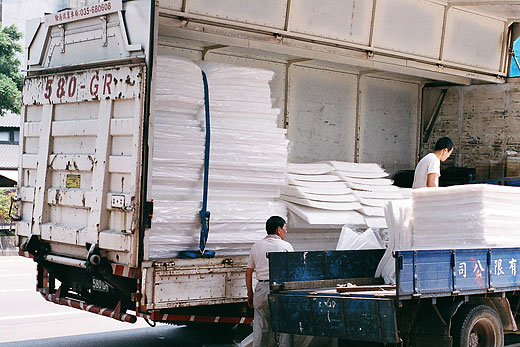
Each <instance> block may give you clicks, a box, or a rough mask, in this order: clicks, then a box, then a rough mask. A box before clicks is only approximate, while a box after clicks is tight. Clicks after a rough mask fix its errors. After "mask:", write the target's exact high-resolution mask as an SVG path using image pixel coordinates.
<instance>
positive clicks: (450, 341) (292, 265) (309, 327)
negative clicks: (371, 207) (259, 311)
mask: <svg viewBox="0 0 520 347" xmlns="http://www.w3.org/2000/svg"><path fill="white" fill-rule="evenodd" d="M382 256H383V251H382V250H357V251H313V252H294V253H270V254H269V266H270V284H271V294H270V297H269V305H270V311H271V322H272V328H273V330H274V331H275V332H284V333H291V334H301V335H312V336H326V337H333V338H338V341H339V345H340V346H357V345H360V346H365V345H367V344H369V345H371V346H372V345H374V344H375V345H377V344H380V345H387V346H393V345H397V346H419V347H425V346H435V347H443V346H472V347H473V346H503V345H504V335H505V334H515V333H517V334H518V326H517V321H516V319H517V316H518V311H519V308H520V294H519V290H520V273H518V271H517V270H518V269H517V264H518V261H519V260H520V249H519V248H492V249H456V250H406V251H396V252H395V253H394V258H395V276H396V277H395V278H396V284H395V285H385V284H384V283H383V280H382V279H381V278H375V277H374V275H375V271H376V268H377V265H378V263H379V261H380V259H381V258H382Z"/></svg>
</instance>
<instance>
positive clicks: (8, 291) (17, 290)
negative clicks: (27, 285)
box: [0, 288, 37, 293]
mask: <svg viewBox="0 0 520 347" xmlns="http://www.w3.org/2000/svg"><path fill="white" fill-rule="evenodd" d="M15 292H35V293H37V291H36V289H35V288H32V289H0V293H15Z"/></svg>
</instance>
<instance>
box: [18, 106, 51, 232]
mask: <svg viewBox="0 0 520 347" xmlns="http://www.w3.org/2000/svg"><path fill="white" fill-rule="evenodd" d="M53 111H54V105H52V104H49V105H44V106H43V110H42V120H41V122H40V141H39V150H38V162H37V168H36V190H35V191H36V194H35V199H34V207H33V215H32V218H30V219H32V220H33V221H34V223H33V226H32V234H34V235H40V229H39V227H40V225H41V224H43V223H45V222H46V219H47V218H46V217H47V214H48V211H46V210H45V203H46V199H45V194H46V193H47V186H48V185H50V180H47V164H48V160H49V144H50V139H51V136H50V135H51V124H52V114H53ZM24 218H26V219H27V218H28V216H25V217H24Z"/></svg>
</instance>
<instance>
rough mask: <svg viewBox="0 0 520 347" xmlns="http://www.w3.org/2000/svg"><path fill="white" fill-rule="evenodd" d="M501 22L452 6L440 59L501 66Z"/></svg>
mask: <svg viewBox="0 0 520 347" xmlns="http://www.w3.org/2000/svg"><path fill="white" fill-rule="evenodd" d="M503 32H504V22H503V21H500V20H496V19H492V18H489V17H484V16H480V15H477V14H473V13H470V12H466V11H462V10H458V9H451V10H450V11H449V12H448V17H447V24H446V39H445V44H444V53H443V59H444V60H446V61H451V62H454V63H460V64H465V65H471V66H476V67H481V68H485V69H490V70H497V71H498V70H499V69H500V56H501V51H502V41H503Z"/></svg>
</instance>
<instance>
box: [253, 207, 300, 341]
mask: <svg viewBox="0 0 520 347" xmlns="http://www.w3.org/2000/svg"><path fill="white" fill-rule="evenodd" d="M265 229H266V231H267V236H266V237H264V238H263V239H262V240H260V241H258V242H256V243H255V244H254V245H253V247H251V253H250V254H249V261H248V263H247V269H246V286H247V303H248V305H249V306H250V307H252V308H254V312H255V315H254V320H253V346H254V347H267V346H272V345H276V341H275V339H274V334H273V333H272V332H271V316H270V314H269V303H268V301H267V296H268V294H269V261H268V258H267V253H269V252H292V251H293V248H292V246H291V244H290V243H289V242H286V241H284V239H285V236H286V235H287V224H286V223H285V220H284V219H283V218H282V217H279V216H272V217H270V218H269V219H268V220H267V222H266V223H265ZM255 270H256V279H257V280H258V283H257V285H256V287H255V291H254V293H253V271H255ZM279 345H280V346H289V345H290V335H288V334H280V336H279Z"/></svg>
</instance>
